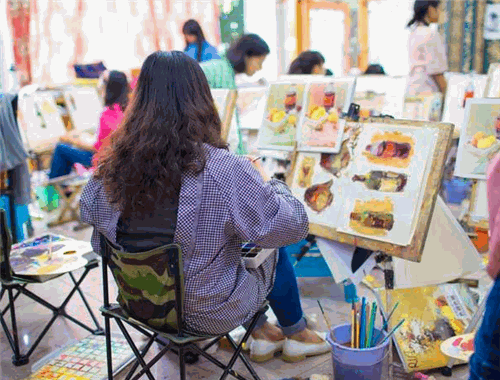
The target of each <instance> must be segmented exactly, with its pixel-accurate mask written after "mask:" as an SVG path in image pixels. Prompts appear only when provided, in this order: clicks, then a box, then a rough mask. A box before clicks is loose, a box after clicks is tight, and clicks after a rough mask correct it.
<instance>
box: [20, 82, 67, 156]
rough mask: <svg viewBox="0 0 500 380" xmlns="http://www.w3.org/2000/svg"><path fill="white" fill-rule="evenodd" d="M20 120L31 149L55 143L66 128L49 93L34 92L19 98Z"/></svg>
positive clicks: (64, 132)
mask: <svg viewBox="0 0 500 380" xmlns="http://www.w3.org/2000/svg"><path fill="white" fill-rule="evenodd" d="M19 112H20V114H22V115H21V118H20V122H21V124H22V128H23V129H24V131H25V132H26V139H27V142H28V144H29V146H30V148H32V149H35V150H36V149H37V148H42V147H46V146H47V145H49V144H54V143H56V142H57V141H58V140H59V138H60V137H61V136H63V135H65V134H66V128H65V126H64V123H63V121H62V118H61V114H60V112H59V110H58V109H57V105H56V103H55V101H54V97H53V95H52V94H50V93H43V92H35V93H33V94H31V95H28V96H23V97H20V98H19Z"/></svg>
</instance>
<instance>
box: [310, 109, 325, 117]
mask: <svg viewBox="0 0 500 380" xmlns="http://www.w3.org/2000/svg"><path fill="white" fill-rule="evenodd" d="M325 115H326V110H325V108H324V107H318V109H316V110H315V111H314V112H313V113H312V115H311V118H312V119H313V120H319V119H321V118H322V117H323V116H325Z"/></svg>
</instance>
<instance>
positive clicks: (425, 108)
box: [403, 94, 443, 122]
mask: <svg viewBox="0 0 500 380" xmlns="http://www.w3.org/2000/svg"><path fill="white" fill-rule="evenodd" d="M442 106H443V97H442V95H441V94H430V95H420V96H412V97H406V98H405V104H404V110H403V119H409V120H423V121H434V122H436V121H440V120H441V110H442Z"/></svg>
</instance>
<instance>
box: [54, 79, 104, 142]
mask: <svg viewBox="0 0 500 380" xmlns="http://www.w3.org/2000/svg"><path fill="white" fill-rule="evenodd" d="M64 101H65V103H66V107H67V108H68V112H69V115H70V117H71V122H72V123H73V126H74V128H75V130H76V131H89V132H95V131H97V128H98V127H99V118H100V116H101V112H102V109H103V105H102V103H101V100H100V99H99V96H98V94H97V91H96V90H95V88H92V87H87V88H72V89H69V90H66V91H64Z"/></svg>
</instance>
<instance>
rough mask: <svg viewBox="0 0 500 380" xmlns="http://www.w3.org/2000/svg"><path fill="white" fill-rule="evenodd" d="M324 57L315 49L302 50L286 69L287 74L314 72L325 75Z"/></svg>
mask: <svg viewBox="0 0 500 380" xmlns="http://www.w3.org/2000/svg"><path fill="white" fill-rule="evenodd" d="M324 64H325V57H323V55H322V54H321V53H319V52H317V51H311V50H307V51H303V52H302V53H300V54H299V56H298V57H297V58H295V59H294V60H293V62H292V63H291V64H290V68H289V69H288V74H289V75H293V74H305V75H309V74H314V75H325V68H324V66H323V65H324Z"/></svg>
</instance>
